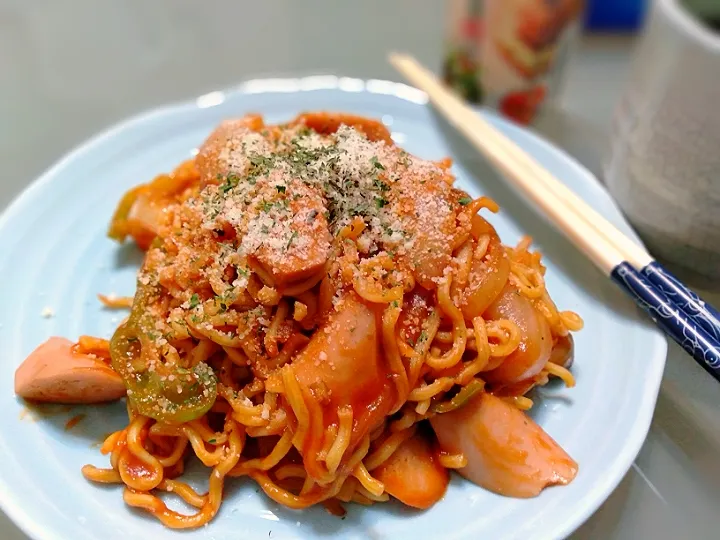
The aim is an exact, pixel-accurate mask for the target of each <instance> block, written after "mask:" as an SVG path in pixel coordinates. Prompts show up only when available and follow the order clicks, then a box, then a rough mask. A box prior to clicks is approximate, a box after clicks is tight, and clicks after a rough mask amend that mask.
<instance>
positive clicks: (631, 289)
mask: <svg viewBox="0 0 720 540" xmlns="http://www.w3.org/2000/svg"><path fill="white" fill-rule="evenodd" d="M610 277H611V278H612V279H613V281H614V282H615V283H617V284H618V285H620V287H621V288H622V289H623V290H624V291H625V292H626V293H627V294H628V295H630V296H631V297H632V298H633V299H634V300H635V303H636V304H637V305H638V306H639V307H640V308H642V309H643V310H644V311H645V312H646V313H647V314H648V315H649V316H650V318H652V320H653V321H655V324H656V325H657V326H658V327H659V328H660V329H662V330H663V331H664V332H665V333H666V334H667V335H668V336H670V337H671V338H672V339H673V340H675V342H676V343H677V344H678V345H680V346H681V347H682V348H683V349H685V351H686V352H687V353H688V354H689V355H690V356H692V357H693V358H694V359H695V360H696V361H697V362H698V364H700V365H701V366H702V367H703V368H704V369H705V370H706V371H708V373H710V374H711V375H713V377H715V378H716V379H717V380H718V381H720V343H718V340H716V339H714V338H713V337H712V336H711V335H710V334H709V333H708V332H707V331H706V330H705V329H704V328H703V326H702V325H700V324H698V323H697V322H696V321H695V320H694V319H692V318H691V317H690V316H688V315H687V314H686V313H684V312H683V311H682V310H681V309H680V308H679V307H677V306H676V305H674V304H673V303H672V302H671V301H670V299H669V298H668V297H667V296H666V295H665V294H664V293H663V292H662V291H661V290H660V289H659V288H658V287H656V286H654V285H653V284H652V283H651V282H650V281H649V280H648V279H647V278H646V277H645V276H643V275H642V274H641V273H640V272H638V271H637V270H635V268H633V267H632V266H631V265H630V264H629V263H627V262H622V263H620V264H619V265H617V266H616V267H615V268H614V269H613V271H612V273H611V274H610Z"/></svg>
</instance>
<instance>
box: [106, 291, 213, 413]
mask: <svg viewBox="0 0 720 540" xmlns="http://www.w3.org/2000/svg"><path fill="white" fill-rule="evenodd" d="M155 294H156V291H155V289H154V288H153V287H148V286H146V285H143V284H141V283H139V282H138V288H137V292H136V293H135V299H134V301H133V308H132V312H131V314H130V317H129V318H128V320H127V322H125V323H124V324H123V325H121V326H120V327H119V328H118V329H117V330H116V331H115V334H113V337H112V339H111V340H110V357H111V359H112V367H113V369H114V370H115V372H117V373H118V374H119V375H120V376H121V377H122V378H123V380H124V382H125V386H126V387H127V389H128V400H129V401H130V405H131V406H132V407H133V408H134V409H135V410H137V411H138V412H139V413H140V414H142V415H144V416H149V417H150V418H154V419H155V420H158V421H161V422H168V423H173V424H177V423H183V422H189V421H191V420H195V419H196V418H199V417H201V416H202V415H204V414H205V413H206V412H207V411H208V410H210V408H211V407H212V406H213V404H214V403H215V399H216V397H217V379H216V377H215V374H214V373H213V371H212V368H210V366H208V365H207V364H205V363H203V362H200V363H198V364H197V365H195V366H193V367H191V368H184V367H182V366H179V365H177V364H174V363H171V362H164V361H163V360H162V358H161V355H160V352H159V351H158V349H157V346H156V345H155V344H154V343H153V341H152V340H151V339H150V337H148V334H149V333H151V332H152V331H153V329H154V322H153V319H152V316H151V315H150V314H149V313H148V311H147V306H148V303H149V300H150V299H151V298H152V297H153V296H154V295H155Z"/></svg>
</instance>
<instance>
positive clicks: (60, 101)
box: [0, 0, 643, 206]
mask: <svg viewBox="0 0 720 540" xmlns="http://www.w3.org/2000/svg"><path fill="white" fill-rule="evenodd" d="M642 4H643V2H642V1H641V0H590V1H589V2H588V5H587V11H586V14H585V18H586V21H587V22H586V25H585V26H586V28H587V30H586V32H587V37H586V39H584V40H581V41H580V43H579V44H578V45H577V46H576V47H573V50H572V51H571V52H572V54H571V59H570V66H569V68H568V70H567V73H566V74H564V78H565V79H566V85H565V87H564V89H563V93H562V96H561V99H560V101H561V102H562V103H563V104H564V105H565V106H566V107H568V108H569V109H571V110H573V111H575V112H577V113H578V114H579V115H580V116H581V117H586V118H591V119H594V120H597V121H599V122H600V123H603V124H605V125H607V124H608V123H609V117H610V113H611V110H612V106H613V103H614V101H615V99H616V98H617V95H618V93H619V88H620V85H621V81H622V79H623V66H624V65H625V63H626V62H627V57H628V51H629V48H630V42H631V41H632V34H633V33H634V32H635V31H636V29H637V27H638V24H639V23H640V20H641V18H642V12H643V5H642ZM448 9H449V2H445V1H443V0H364V1H362V2H357V1H355V2H352V1H349V0H341V1H332V0H304V1H300V2H298V1H294V0H268V1H264V2H256V1H249V0H205V1H202V2H199V1H197V0H153V1H152V2H148V1H146V0H124V1H122V2H118V1H113V0H34V1H33V2H26V1H24V0H0V123H1V128H0V160H1V161H2V163H3V165H4V174H3V176H4V179H3V180H2V182H3V184H4V187H3V189H2V192H1V193H0V206H5V205H6V204H7V203H8V202H9V200H10V198H11V197H12V196H13V195H14V194H15V193H16V192H17V191H18V190H19V189H20V188H21V187H22V186H23V185H24V184H25V183H27V182H28V181H29V180H30V179H31V178H33V177H34V176H36V175H37V174H39V173H40V172H42V171H43V170H44V169H45V168H47V167H48V166H49V165H50V164H51V163H52V162H53V161H54V160H55V159H57V158H58V157H59V156H60V155H62V154H63V153H64V152H65V151H67V150H69V149H70V148H72V147H73V146H75V145H76V144H78V143H79V142H80V141H82V140H83V139H85V138H87V137H89V136H90V135H91V134H93V133H94V132H96V131H98V130H100V129H101V128H103V127H106V126H107V125H109V124H111V123H114V122H116V121H118V120H120V119H122V118H124V117H126V116H127V115H129V114H134V113H136V112H139V111H141V110H144V109H147V108H149V107H152V106H155V105H159V104H161V103H166V102H168V101H174V100H180V99H184V98H189V97H192V96H195V95H198V94H202V93H204V92H208V91H211V90H215V89H218V88H224V87H228V86H231V85H233V84H234V83H236V82H238V81H240V80H242V79H245V78H249V77H258V76H266V75H270V74H272V75H286V74H301V73H310V72H313V73H321V72H322V73H339V74H344V75H350V76H356V77H363V78H372V77H375V78H396V75H395V73H394V72H393V70H392V69H391V68H390V67H389V66H388V64H387V62H386V60H385V55H386V52H387V51H388V50H391V49H402V50H406V51H409V52H411V53H413V54H414V55H416V57H417V58H418V59H419V60H420V61H422V62H423V63H425V64H426V65H428V66H432V67H433V68H435V69H437V70H438V71H439V70H440V67H441V64H442V60H443V55H444V54H445V50H446V48H445V43H446V38H447V32H446V27H445V25H444V23H443V21H444V20H445V17H446V13H447V12H448ZM599 83H602V90H600V89H598V90H599V91H596V94H597V95H594V97H593V98H592V99H586V97H587V96H588V91H589V90H590V89H594V88H597V85H598V84H599Z"/></svg>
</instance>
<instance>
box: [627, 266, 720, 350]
mask: <svg viewBox="0 0 720 540" xmlns="http://www.w3.org/2000/svg"><path fill="white" fill-rule="evenodd" d="M640 273H641V274H642V275H643V276H645V277H646V278H648V280H650V282H651V283H652V284H653V285H655V287H656V288H658V289H659V290H660V291H661V292H662V293H663V294H665V296H667V297H668V299H669V300H670V301H671V302H672V303H673V304H675V305H676V306H677V307H679V308H680V309H681V310H682V311H684V312H685V313H686V314H687V315H689V316H690V317H692V318H693V319H694V320H695V321H696V322H697V323H698V324H699V325H700V326H702V327H703V328H704V329H705V331H706V332H707V333H708V334H710V336H712V337H713V338H714V339H715V340H716V341H720V312H718V310H716V309H715V308H714V307H713V306H712V305H710V304H708V303H707V302H705V301H704V300H703V299H702V298H700V297H699V296H698V295H697V294H696V293H695V292H693V291H692V290H690V289H689V288H688V287H687V286H685V285H684V284H683V282H682V281H680V280H679V279H678V278H676V277H675V276H674V275H672V274H671V273H670V271H669V270H668V269H667V268H665V267H663V266H662V265H661V264H660V263H658V262H657V261H653V262H651V263H650V264H648V265H647V266H645V267H644V268H643V269H642V270H641V271H640Z"/></svg>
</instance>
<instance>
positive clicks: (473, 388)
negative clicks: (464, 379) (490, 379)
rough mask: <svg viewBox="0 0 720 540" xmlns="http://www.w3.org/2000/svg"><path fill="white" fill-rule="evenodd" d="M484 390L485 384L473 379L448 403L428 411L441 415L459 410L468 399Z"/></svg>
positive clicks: (445, 402) (440, 404)
mask: <svg viewBox="0 0 720 540" xmlns="http://www.w3.org/2000/svg"><path fill="white" fill-rule="evenodd" d="M483 388H485V383H484V382H483V381H481V380H480V379H473V380H472V381H471V382H470V383H469V384H468V385H467V386H464V387H462V388H461V389H460V391H459V392H458V393H457V394H455V396H454V397H453V398H452V399H451V400H450V401H443V402H442V403H438V404H437V405H434V406H433V407H431V408H430V410H431V411H432V412H434V413H437V414H442V413H446V412H450V411H454V410H455V409H459V408H460V407H462V406H463V405H465V404H466V403H467V402H468V401H470V399H471V398H472V397H473V396H474V395H475V394H477V393H478V392H481V391H482V390H483Z"/></svg>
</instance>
